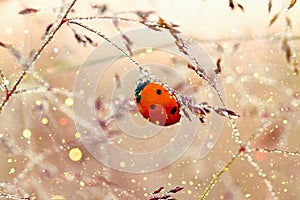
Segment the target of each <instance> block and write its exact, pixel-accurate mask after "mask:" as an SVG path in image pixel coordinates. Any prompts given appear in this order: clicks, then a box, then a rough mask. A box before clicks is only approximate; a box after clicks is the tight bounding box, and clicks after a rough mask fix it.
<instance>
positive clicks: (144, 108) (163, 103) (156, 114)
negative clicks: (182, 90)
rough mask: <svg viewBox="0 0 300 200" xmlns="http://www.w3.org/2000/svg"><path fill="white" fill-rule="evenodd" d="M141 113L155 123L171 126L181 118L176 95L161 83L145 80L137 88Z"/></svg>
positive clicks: (136, 92)
mask: <svg viewBox="0 0 300 200" xmlns="http://www.w3.org/2000/svg"><path fill="white" fill-rule="evenodd" d="M135 97H136V99H135V100H136V103H137V106H138V109H139V111H140V113H141V114H142V115H143V117H144V118H146V119H147V120H148V121H150V122H151V123H153V124H156V125H160V126H169V125H172V124H175V123H177V122H178V121H179V120H180V117H181V115H180V114H179V111H180V107H179V104H178V102H177V101H176V100H175V99H174V97H173V96H172V95H171V94H170V93H169V92H168V91H167V90H166V89H165V88H164V87H162V86H161V85H159V84H157V83H153V82H149V81H148V82H144V83H141V84H139V85H138V86H137V88H136V89H135Z"/></svg>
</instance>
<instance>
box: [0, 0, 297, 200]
mask: <svg viewBox="0 0 300 200" xmlns="http://www.w3.org/2000/svg"><path fill="white" fill-rule="evenodd" d="M63 3H68V2H67V1H50V0H44V1H38V0H36V1H29V0H27V1H25V0H24V1H23V0H22V1H14V0H2V1H0V7H1V14H0V15H1V19H2V20H1V23H0V42H2V43H5V44H11V45H13V46H14V48H15V49H16V50H18V51H20V53H21V54H22V55H23V56H25V57H26V56H27V57H28V56H29V55H31V54H32V52H33V50H36V49H37V48H38V47H39V46H40V45H41V44H42V41H43V40H42V39H43V35H44V33H45V30H46V28H47V27H48V26H49V24H51V23H53V22H54V21H55V20H56V18H57V15H58V13H59V9H60V8H61V6H62V5H63ZM271 3H272V4H270V1H267V0H266V1H259V0H255V1H234V2H233V4H234V9H232V8H231V7H230V6H229V2H228V1H226V0H224V1H220V0H198V1H196V0H191V1H171V0H166V1H158V0H151V1H150V0H149V1H148V0H142V1H133V0H126V1H122V2H120V1H116V0H111V1H81V0H78V2H77V3H76V4H75V6H74V10H73V11H72V12H71V13H70V16H81V17H84V16H94V15H97V13H98V12H99V10H97V9H95V8H92V6H91V5H92V4H97V5H100V4H101V5H102V4H105V5H107V7H108V8H109V10H110V11H113V12H125V11H136V10H141V11H155V13H156V14H157V15H158V16H161V17H162V18H163V19H165V20H167V21H171V22H172V23H174V24H177V25H179V26H180V27H179V28H178V30H180V31H181V32H182V33H183V34H184V35H185V36H188V37H190V38H192V39H193V40H194V41H196V42H197V43H199V44H200V45H201V46H202V48H203V49H205V51H206V52H207V53H208V54H209V55H210V57H211V59H212V60H213V61H215V62H217V60H218V59H221V67H222V73H221V76H220V81H221V82H222V84H223V85H224V88H225V95H224V98H225V99H226V106H227V107H228V108H230V109H231V110H234V111H235V112H237V113H239V114H240V115H241V117H240V118H239V119H238V120H237V121H236V123H237V127H238V129H239V131H240V135H241V139H242V140H243V141H244V142H246V141H248V139H249V137H250V136H251V135H252V134H254V133H256V132H258V133H259V134H258V136H257V137H256V138H255V139H254V140H251V141H249V143H248V146H249V147H251V148H253V149H255V148H267V149H279V150H286V151H288V152H297V151H299V139H300V136H299V130H300V126H299V117H300V113H299V111H298V110H299V105H300V100H299V87H300V85H299V75H295V66H296V65H293V63H295V62H298V63H299V56H300V55H299V48H300V42H299V36H300V28H299V27H300V26H299V11H300V4H299V3H296V4H295V5H294V6H293V7H292V8H291V9H290V10H289V11H288V10H287V8H288V7H289V4H290V1H271ZM238 5H240V6H242V7H239V6H238ZM24 8H36V9H41V10H40V11H39V12H37V13H34V14H28V15H19V14H18V12H19V11H20V10H23V9H24ZM123 16H126V13H125V14H124V15H123ZM276 16H278V17H276ZM286 18H288V19H289V20H290V23H291V27H289V26H287V19H286ZM87 24H90V25H91V26H92V27H94V28H95V29H97V30H99V31H101V33H103V34H105V35H106V36H107V37H112V36H114V35H116V34H118V31H116V28H115V27H114V25H113V24H112V22H111V20H103V21H97V22H91V21H89V22H87ZM270 24H271V25H270ZM140 27H142V26H140V25H139V24H133V23H123V22H122V23H120V28H121V29H122V30H123V31H124V32H125V33H126V31H129V30H134V29H136V28H140ZM74 28H75V27H74ZM76 30H78V31H81V32H82V33H84V34H87V35H88V36H89V37H91V39H93V40H94V41H95V42H97V43H99V44H101V43H102V42H104V41H103V40H102V39H101V38H99V37H97V36H95V35H93V34H92V33H88V32H86V31H84V30H82V29H79V28H78V29H77V28H76ZM73 35H74V33H73V32H72V30H71V29H70V28H68V27H67V26H63V27H62V28H61V29H60V30H59V31H58V32H57V34H56V36H55V38H54V39H53V41H52V42H51V43H50V44H49V46H48V47H47V48H46V49H45V50H44V51H43V53H42V54H41V56H40V57H39V59H38V60H37V62H35V64H34V67H33V68H32V70H31V71H30V73H28V74H27V76H26V78H25V80H24V81H23V82H22V83H21V84H20V86H19V88H18V91H19V93H18V94H15V95H13V97H12V98H11V99H10V101H9V102H8V104H7V105H6V106H5V108H4V110H3V111H2V113H1V114H0V141H1V143H0V163H1V164H0V193H2V194H12V195H15V196H18V197H30V198H31V199H35V198H36V199H121V200H123V199H147V197H148V196H149V194H150V193H151V192H153V191H154V190H155V189H157V188H159V187H161V186H164V187H165V188H166V190H170V189H172V188H174V187H176V186H182V187H184V190H182V191H180V192H178V193H176V194H174V197H176V198H177V199H180V200H181V199H189V200H194V199H200V197H201V196H202V194H203V192H204V191H205V189H206V187H207V186H208V185H209V184H210V181H211V180H212V179H213V176H214V175H215V174H216V173H217V172H218V171H220V170H221V169H222V168H223V167H224V166H225V165H226V164H227V163H228V162H229V161H230V159H231V158H232V156H233V155H234V154H235V153H236V152H238V150H239V148H240V147H239V146H238V145H237V144H236V143H235V141H234V138H233V137H232V135H231V132H232V128H231V127H230V124H229V123H228V120H227V119H226V121H225V125H224V127H223V129H222V133H220V134H221V136H220V139H219V141H218V142H217V143H216V146H215V148H214V149H213V150H212V151H211V152H210V154H209V155H208V156H206V157H205V158H203V159H199V149H200V148H199V145H200V144H199V143H198V140H197V139H195V141H194V142H193V144H192V145H191V147H190V148H189V149H188V150H187V151H186V152H185V153H184V154H183V155H182V156H181V157H180V158H179V159H178V160H176V161H175V162H174V163H172V164H171V165H170V166H167V167H164V168H163V169H160V170H158V171H155V172H151V173H141V174H138V173H136V174H132V173H124V172H120V171H117V170H114V169H111V168H109V167H106V166H104V165H102V164H101V163H100V162H99V161H98V160H97V159H95V158H94V157H93V155H91V154H90V153H89V151H88V150H87V149H86V148H85V146H84V145H83V143H82V138H81V134H80V133H79V132H78V131H77V129H76V126H75V123H74V120H73V108H72V106H73V86H74V82H75V80H76V76H77V73H78V69H79V67H80V66H81V65H82V64H83V63H84V62H85V60H86V59H87V57H88V56H89V55H90V54H91V53H92V52H93V50H94V49H95V47H93V46H92V45H87V46H86V47H83V46H81V45H80V44H79V43H78V42H77V41H76V39H75V38H74V36H73ZM285 39H287V40H288V47H289V48H290V50H291V55H290V56H289V59H290V60H288V59H287V47H285V48H282V46H283V44H285V43H284V41H286V40H285ZM200 59H201V58H200ZM291 59H293V60H291ZM140 60H142V61H141V62H145V63H147V62H154V61H155V63H160V64H163V65H168V66H171V67H172V70H175V71H178V72H179V73H180V74H181V76H182V77H183V79H179V80H173V79H172V74H168V73H166V74H163V73H162V74H161V78H162V79H164V80H169V81H170V82H172V83H170V85H171V86H176V85H178V84H180V83H184V84H183V85H184V88H183V89H181V90H182V91H185V92H186V93H187V94H189V91H190V89H189V88H190V87H191V88H192V89H193V92H192V93H193V95H195V96H196V97H197V100H199V101H205V100H206V99H207V95H208V93H209V92H207V90H206V89H207V87H208V86H207V84H206V83H205V82H204V81H203V80H201V79H199V78H198V77H197V76H196V75H195V74H194V73H193V72H192V71H191V70H189V69H188V68H184V67H183V66H182V63H181V62H180V60H179V61H178V60H176V59H173V57H170V56H166V55H164V54H163V53H162V54H159V55H155V56H152V57H151V56H149V57H147V59H144V57H142V58H140ZM143 60H144V61H143ZM0 61H1V62H0V68H1V69H2V71H3V74H4V75H5V77H6V79H7V81H3V82H5V83H8V86H9V87H11V86H12V85H13V84H14V81H15V80H16V79H17V77H18V76H19V74H20V72H21V71H22V67H21V66H20V64H18V62H17V61H16V59H15V58H14V57H13V56H12V55H11V53H10V51H9V50H7V49H5V48H0ZM289 62H290V63H289ZM112 66H113V65H112ZM117 69H118V70H112V71H109V72H107V75H106V76H105V79H103V80H101V81H102V82H103V85H101V84H99V88H100V89H98V90H97V93H96V96H95V99H98V101H96V104H95V107H96V111H97V112H98V115H99V121H101V120H102V119H105V116H108V115H109V114H110V113H112V108H111V101H109V100H110V99H109V98H106V97H110V95H111V92H110V91H111V90H110V89H111V88H114V87H115V86H116V84H117V82H116V76H115V75H116V72H115V71H118V72H119V73H120V74H118V75H119V76H120V77H121V79H122V74H124V73H125V72H126V70H125V69H123V67H122V66H119V68H117ZM122 70H124V71H122ZM106 78H107V80H106ZM137 78H138V77H137ZM2 80H3V79H2ZM48 84H49V85H48ZM46 85H47V86H48V88H47V89H45V86H46ZM101 87H103V88H101ZM121 87H122V85H121ZM132 93H133V91H132ZM1 95H2V97H3V98H4V97H5V92H2V93H1ZM112 100H114V99H112ZM116 101H117V99H116ZM97 102H98V104H97ZM131 114H132V115H133V116H138V117H137V118H136V121H137V122H136V123H138V124H142V125H145V126H146V125H147V122H145V121H144V120H143V119H142V118H141V117H140V116H139V115H138V112H137V111H136V110H134V109H133V111H132V113H131ZM208 118H209V117H208ZM208 120H209V119H208ZM178 126H180V124H179V125H178ZM178 126H177V127H175V128H171V129H166V130H165V131H164V132H162V133H161V134H159V135H158V136H157V138H154V140H153V141H152V143H151V142H150V143H148V144H149V147H147V148H149V149H150V150H152V149H154V147H156V146H155V145H161V146H163V145H164V143H165V142H167V141H168V140H170V137H171V136H170V135H172V137H173V135H175V134H176V130H177V128H178ZM199 126H202V125H199ZM220 126H221V125H220ZM110 128H111V129H110ZM200 129H201V131H199V133H198V138H203V137H205V136H206V134H207V132H206V129H207V128H206V127H204V128H200ZM108 130H109V131H108V134H109V135H110V137H111V138H110V139H111V140H113V141H120V138H122V139H124V136H122V133H121V132H122V131H121V130H119V128H118V127H116V125H115V124H113V125H112V127H109V129H108ZM125 138H126V137H125ZM133 144H135V143H131V142H130V141H129V142H128V143H125V144H124V146H123V147H124V148H129V149H130V148H136V150H140V151H142V150H143V146H140V147H135V146H132V145H133ZM122 145H123V144H122ZM122 145H120V146H122ZM149 149H148V150H149ZM249 155H250V156H251V158H252V159H253V161H254V162H256V163H258V166H259V167H257V168H256V169H255V168H254V167H253V166H251V165H250V164H249V162H247V157H245V156H243V155H241V156H240V157H239V158H238V159H237V160H235V161H234V163H233V164H232V165H231V166H230V167H229V169H228V171H226V173H224V174H223V175H222V176H221V177H220V178H219V180H218V182H217V183H216V185H215V187H214V188H213V189H212V190H211V191H210V193H209V196H208V197H207V199H226V200H230V199H275V198H276V197H274V196H277V197H278V199H285V200H295V199H299V198H300V192H299V191H300V180H299V176H300V168H299V167H300V166H299V164H300V163H299V162H300V159H299V154H297V153H296V155H292V153H285V154H284V153H265V152H260V151H252V152H250V153H249ZM259 168H261V169H263V172H264V173H266V177H265V178H262V177H261V176H260V175H259V172H258V171H259ZM266 180H267V181H266ZM266 182H267V183H269V182H270V183H271V184H272V186H270V185H269V186H267V185H266ZM270 188H271V189H270Z"/></svg>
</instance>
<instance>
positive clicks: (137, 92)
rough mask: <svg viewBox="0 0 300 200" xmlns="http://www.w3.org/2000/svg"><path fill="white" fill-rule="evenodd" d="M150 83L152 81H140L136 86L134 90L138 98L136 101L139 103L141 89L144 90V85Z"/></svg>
mask: <svg viewBox="0 0 300 200" xmlns="http://www.w3.org/2000/svg"><path fill="white" fill-rule="evenodd" d="M149 83H150V81H146V82H142V83H139V84H138V85H137V86H136V88H135V90H134V96H135V98H136V102H137V103H139V102H140V100H141V95H140V93H141V91H142V90H143V89H144V87H145V86H146V85H148V84H149Z"/></svg>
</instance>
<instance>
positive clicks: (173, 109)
mask: <svg viewBox="0 0 300 200" xmlns="http://www.w3.org/2000/svg"><path fill="white" fill-rule="evenodd" d="M176 111H177V107H176V106H174V107H173V108H172V109H171V112H170V113H171V115H174V114H175V113H176Z"/></svg>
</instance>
